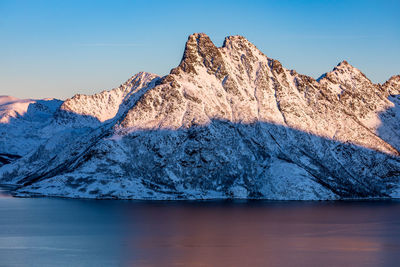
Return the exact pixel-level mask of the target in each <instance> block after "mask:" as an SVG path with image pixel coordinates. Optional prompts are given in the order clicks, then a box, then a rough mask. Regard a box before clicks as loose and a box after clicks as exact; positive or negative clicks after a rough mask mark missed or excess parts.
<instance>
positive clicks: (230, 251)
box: [0, 190, 400, 266]
mask: <svg viewBox="0 0 400 267" xmlns="http://www.w3.org/2000/svg"><path fill="white" fill-rule="evenodd" d="M399 262H400V202H395V201H385V202H338V203H334V202H267V201H265V202H254V201H253V202H244V201H243V202H226V201H214V202H142V201H106V200H104V201H95V200H68V199H55V198H32V199H22V198H13V197H11V196H10V195H9V194H8V193H7V192H6V191H4V190H3V191H2V192H0V266H398V264H399Z"/></svg>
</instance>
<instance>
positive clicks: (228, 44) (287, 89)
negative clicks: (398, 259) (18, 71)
mask: <svg viewBox="0 0 400 267" xmlns="http://www.w3.org/2000/svg"><path fill="white" fill-rule="evenodd" d="M399 91H400V76H393V77H392V78H390V79H389V80H388V81H387V82H386V83H384V84H383V85H380V84H374V83H372V82H371V81H370V80H369V79H368V78H367V77H366V76H365V75H364V74H363V73H362V72H361V71H360V70H358V69H356V68H354V67H353V66H351V65H350V64H349V63H347V62H346V61H343V62H341V63H340V64H339V65H338V66H336V67H335V68H334V69H333V70H332V71H331V72H328V73H326V74H324V75H322V76H321V77H320V78H319V79H317V80H315V79H313V78H311V77H309V76H306V75H301V74H298V73H297V72H296V71H294V70H288V69H286V68H284V67H283V66H282V65H281V63H280V62H279V61H277V60H274V59H271V58H268V57H267V56H266V55H264V54H263V53H262V52H260V51H259V50H258V49H257V48H256V47H255V46H254V45H253V44H251V43H250V42H249V41H248V40H246V39H245V38H244V37H241V36H230V37H227V38H226V39H225V42H224V44H223V46H222V47H216V46H215V45H214V44H213V43H212V42H211V40H210V39H209V37H208V36H207V35H205V34H202V33H200V34H193V35H191V36H189V39H188V41H187V43H186V47H185V52H184V55H183V58H182V61H181V63H180V64H179V66H178V67H176V68H174V69H172V70H171V73H170V74H169V75H166V76H164V77H158V76H157V75H154V74H150V73H145V72H141V73H138V74H136V75H135V76H133V77H132V78H131V79H129V80H128V81H127V82H126V83H124V84H123V85H121V86H120V87H118V88H115V89H113V90H110V91H104V92H101V93H99V94H95V95H91V96H90V95H75V96H74V97H72V98H71V99H68V100H66V101H64V102H61V101H59V100H17V99H14V98H11V97H1V98H0V112H1V113H0V121H1V124H0V131H1V132H2V136H1V138H0V160H1V161H0V162H2V163H1V164H3V165H2V167H1V168H0V182H1V183H8V184H17V185H19V188H18V189H17V190H16V194H17V195H19V196H32V195H45V196H61V197H71V198H107V199H154V200H160V199H172V200H175V199H215V198H217V199H225V198H244V199H274V200H336V199H366V198H368V199H371V198H374V199H375V198H379V199H380V198H398V197H400V156H399V155H400V153H399V151H400V120H399V118H400V110H399V105H400V97H399ZM39 104H40V107H41V108H38V107H37V106H38V105H39ZM0 166H1V165H0Z"/></svg>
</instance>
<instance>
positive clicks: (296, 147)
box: [2, 119, 400, 199]
mask: <svg viewBox="0 0 400 267" xmlns="http://www.w3.org/2000/svg"><path fill="white" fill-rule="evenodd" d="M57 138H58V137H57ZM64 140H69V142H70V143H69V144H68V145H66V143H62V144H59V146H57V147H56V148H54V147H52V149H51V150H50V149H47V148H46V146H44V145H42V146H40V147H39V149H38V150H37V151H36V152H35V153H33V154H32V155H31V156H30V157H28V158H24V159H21V160H20V161H18V163H19V165H17V166H15V167H16V168H14V170H13V171H12V172H9V173H6V174H4V175H3V177H2V179H3V180H5V181H7V180H8V181H11V180H13V179H14V181H15V177H18V178H17V182H18V184H20V185H21V186H22V187H24V186H32V185H34V184H35V183H38V182H40V181H44V180H48V179H49V180H48V181H51V179H54V177H57V179H60V177H62V178H63V179H64V178H65V179H67V181H68V182H65V184H64V186H68V187H71V188H73V189H76V190H78V189H77V188H80V187H85V186H87V185H88V184H90V183H93V181H94V180H96V179H100V182H101V183H102V184H107V183H108V182H110V181H112V179H114V178H115V179H116V178H118V179H121V178H122V179H129V180H137V181H140V183H141V184H143V185H144V186H145V187H146V188H148V189H149V190H152V191H154V192H159V193H164V194H172V195H175V196H176V197H177V198H179V197H181V198H185V197H184V195H185V192H186V191H191V190H197V191H207V190H214V191H218V192H224V193H226V194H227V196H230V197H237V196H238V194H242V193H243V191H244V192H245V196H244V197H247V198H271V199H277V197H276V196H279V195H292V196H294V197H293V198H294V199H304V198H305V197H307V195H310V194H312V195H314V196H315V197H316V198H318V197H321V195H323V194H324V193H323V192H322V191H324V190H326V191H329V192H331V193H334V194H336V195H337V196H339V197H340V198H371V197H377V198H379V197H389V195H390V193H391V192H392V191H393V190H395V189H396V188H397V187H398V184H399V179H400V158H399V157H397V156H393V155H389V154H385V153H382V152H378V151H375V150H371V149H367V148H364V147H360V146H357V145H354V144H351V143H341V142H338V141H335V140H331V139H327V138H323V137H319V136H316V135H313V134H310V133H307V132H303V131H299V130H296V129H292V128H288V127H286V126H282V125H276V124H272V123H267V122H255V123H251V124H244V123H232V122H229V121H224V120H218V119H214V120H212V121H211V122H210V123H209V124H208V125H202V126H201V125H193V126H192V127H190V128H181V129H177V130H168V129H156V130H135V131H132V132H130V133H128V134H126V135H125V136H124V137H123V138H120V137H118V138H114V137H113V131H112V130H111V127H109V128H102V129H100V128H99V129H95V130H93V131H91V132H90V134H89V133H88V132H82V133H81V134H79V133H78V134H76V135H74V136H72V137H69V139H68V138H64ZM120 158H123V159H124V160H122V161H121V160H119V159H120ZM25 165H29V166H30V168H29V169H25V170H22V169H20V168H19V166H25ZM115 169H118V170H119V171H118V173H117V172H115ZM21 170H22V171H21ZM72 173H73V174H74V175H71V174H72ZM77 177H79V178H77ZM102 177H107V179H106V178H102ZM317 185H318V186H317ZM105 188H107V187H105ZM99 190H103V189H99ZM99 190H97V191H96V190H94V191H93V192H95V193H98V192H99ZM104 190H105V189H104ZM109 190H111V189H109ZM238 190H239V191H242V193H240V192H239V193H238V192H237V191H238ZM102 194H103V195H107V194H112V192H102ZM271 196H272V197H271ZM242 197H243V196H242Z"/></svg>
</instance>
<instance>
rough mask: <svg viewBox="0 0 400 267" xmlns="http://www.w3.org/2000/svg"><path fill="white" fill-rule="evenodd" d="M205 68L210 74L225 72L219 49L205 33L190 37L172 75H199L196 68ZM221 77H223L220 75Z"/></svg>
mask: <svg viewBox="0 0 400 267" xmlns="http://www.w3.org/2000/svg"><path fill="white" fill-rule="evenodd" d="M201 66H204V67H206V68H207V71H208V72H209V73H214V74H216V75H217V72H224V70H225V66H224V63H223V59H222V55H221V52H220V51H219V49H218V48H217V47H216V46H215V45H214V43H213V42H212V41H211V39H210V37H208V35H206V34H204V33H194V34H192V35H190V36H189V38H188V40H187V42H186V45H185V51H184V53H183V57H182V60H181V63H180V64H179V66H178V67H177V68H175V69H172V70H171V74H179V73H180V72H181V71H183V72H185V73H192V74H197V71H196V67H201ZM218 76H221V75H218Z"/></svg>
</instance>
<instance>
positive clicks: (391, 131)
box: [377, 95, 400, 151]
mask: <svg viewBox="0 0 400 267" xmlns="http://www.w3.org/2000/svg"><path fill="white" fill-rule="evenodd" d="M388 100H389V101H390V102H392V103H393V107H391V108H389V109H387V110H385V111H384V112H381V113H380V114H379V118H380V120H381V125H380V126H379V128H378V130H377V133H378V136H379V137H380V138H382V139H383V140H385V142H387V143H389V144H390V145H392V146H393V147H394V148H395V149H396V150H397V151H400V95H390V96H389V97H388Z"/></svg>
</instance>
